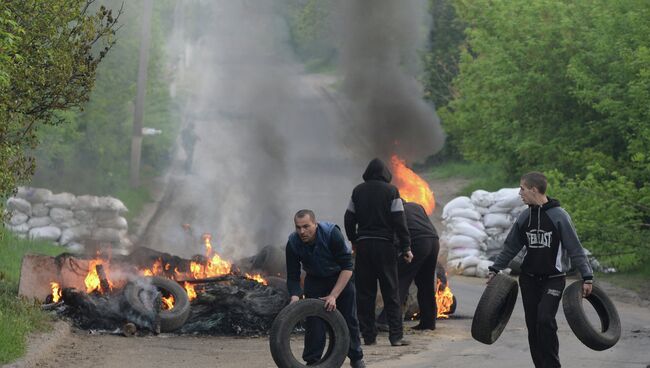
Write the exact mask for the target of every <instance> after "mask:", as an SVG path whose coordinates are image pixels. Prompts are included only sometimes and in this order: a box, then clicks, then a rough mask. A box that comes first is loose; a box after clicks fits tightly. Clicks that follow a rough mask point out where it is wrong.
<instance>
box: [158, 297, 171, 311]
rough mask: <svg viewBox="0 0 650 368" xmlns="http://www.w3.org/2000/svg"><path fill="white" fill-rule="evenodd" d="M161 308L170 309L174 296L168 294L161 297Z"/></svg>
mask: <svg viewBox="0 0 650 368" xmlns="http://www.w3.org/2000/svg"><path fill="white" fill-rule="evenodd" d="M161 300H162V309H163V310H171V309H173V308H174V296H173V295H170V296H169V297H164V296H163V297H162V299H161Z"/></svg>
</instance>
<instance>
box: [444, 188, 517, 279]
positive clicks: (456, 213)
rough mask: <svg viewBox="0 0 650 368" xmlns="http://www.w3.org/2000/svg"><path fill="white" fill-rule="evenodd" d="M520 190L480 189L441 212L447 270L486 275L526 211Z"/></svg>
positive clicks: (450, 204) (455, 200)
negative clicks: (515, 223) (518, 218)
mask: <svg viewBox="0 0 650 368" xmlns="http://www.w3.org/2000/svg"><path fill="white" fill-rule="evenodd" d="M526 208H527V207H526V205H525V204H524V203H523V201H522V200H521V197H519V188H504V189H500V190H499V191H497V192H492V193H490V192H487V191H485V190H477V191H475V192H473V193H472V195H471V197H466V196H463V197H457V198H454V199H453V200H451V201H450V202H449V203H447V205H446V206H445V207H444V209H443V211H442V219H443V225H444V229H443V231H442V236H441V238H440V243H441V246H442V247H443V248H445V249H446V250H447V268H448V270H451V271H454V272H457V273H459V274H463V275H466V276H477V277H485V276H487V272H488V267H489V266H490V265H492V263H493V262H492V261H491V260H490V259H494V257H495V256H496V255H497V254H499V252H500V251H501V249H503V242H504V240H505V238H506V236H507V235H508V232H509V230H510V227H511V226H512V224H513V223H514V222H515V220H516V219H517V216H519V214H520V213H521V211H523V210H524V209H526Z"/></svg>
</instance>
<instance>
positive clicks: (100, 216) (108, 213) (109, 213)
mask: <svg viewBox="0 0 650 368" xmlns="http://www.w3.org/2000/svg"><path fill="white" fill-rule="evenodd" d="M118 217H120V214H119V212H117V211H115V210H99V211H95V212H93V218H94V219H95V221H97V222H106V221H115V219H116V218H118Z"/></svg>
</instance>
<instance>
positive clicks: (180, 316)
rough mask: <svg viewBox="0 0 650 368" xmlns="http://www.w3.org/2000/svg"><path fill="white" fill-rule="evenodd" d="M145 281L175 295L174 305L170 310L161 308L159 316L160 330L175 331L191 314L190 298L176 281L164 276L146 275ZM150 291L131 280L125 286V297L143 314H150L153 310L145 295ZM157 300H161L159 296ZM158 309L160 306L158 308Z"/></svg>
mask: <svg viewBox="0 0 650 368" xmlns="http://www.w3.org/2000/svg"><path fill="white" fill-rule="evenodd" d="M143 282H145V283H151V285H153V286H155V287H156V288H157V289H158V290H159V291H161V292H164V293H165V294H170V295H172V296H173V297H174V307H173V308H172V309H170V310H160V311H159V313H158V318H159V320H160V332H170V331H174V330H176V329H178V328H180V327H181V326H183V324H184V323H185V321H187V318H188V317H189V315H190V299H189V297H188V296H187V293H186V292H185V289H183V287H182V286H180V285H179V284H178V283H177V282H176V281H173V280H170V279H166V278H163V277H157V276H153V277H144V278H143ZM147 292H148V291H147V290H146V289H145V288H143V287H142V286H140V285H139V284H138V283H137V282H129V283H128V284H127V285H126V287H125V288H124V297H125V299H126V302H127V303H128V304H129V305H130V306H131V308H133V309H134V310H136V311H137V312H139V313H140V314H142V315H145V316H146V315H149V314H151V313H152V312H153V311H152V310H151V307H150V306H146V305H145V303H144V302H143V297H146V296H145V295H144V294H146V293H147ZM157 300H160V299H159V297H158V298H157ZM156 309H158V308H156Z"/></svg>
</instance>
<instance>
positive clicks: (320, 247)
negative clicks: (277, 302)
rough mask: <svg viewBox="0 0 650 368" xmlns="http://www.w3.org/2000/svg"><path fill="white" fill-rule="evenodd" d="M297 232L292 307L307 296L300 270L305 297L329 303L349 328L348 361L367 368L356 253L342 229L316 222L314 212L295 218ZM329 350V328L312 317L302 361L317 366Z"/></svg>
mask: <svg viewBox="0 0 650 368" xmlns="http://www.w3.org/2000/svg"><path fill="white" fill-rule="evenodd" d="M294 223H295V225H296V231H295V232H293V233H292V234H291V235H290V236H289V240H288V241H287V249H286V259H287V289H288V291H289V295H290V296H291V303H294V302H296V301H298V300H299V299H300V296H301V295H302V294H303V293H302V290H301V288H300V266H301V264H302V268H303V269H304V270H305V273H306V274H307V275H306V277H305V297H307V298H320V299H322V300H324V301H325V308H326V309H327V310H328V311H334V310H335V309H338V310H339V311H340V312H341V314H342V315H343V317H344V318H345V321H346V322H347V325H348V330H349V332H350V347H349V349H348V357H349V358H350V365H351V366H352V367H353V368H364V367H365V363H364V361H363V351H362V350H361V339H360V338H359V322H358V321H357V310H356V300H355V290H354V283H353V282H352V281H350V279H351V278H352V251H351V249H349V247H348V246H347V245H346V244H345V240H344V239H343V234H342V233H341V230H340V229H339V227H338V226H337V225H335V224H332V223H329V222H316V215H314V212H313V211H311V210H300V211H298V212H297V213H296V215H295V216H294ZM324 349H325V326H324V325H323V321H322V320H320V319H319V318H317V317H308V318H307V321H306V326H305V349H304V351H303V354H302V357H303V359H304V360H305V362H307V365H312V364H315V363H317V362H318V361H319V360H320V359H321V356H322V355H323V350H324Z"/></svg>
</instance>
